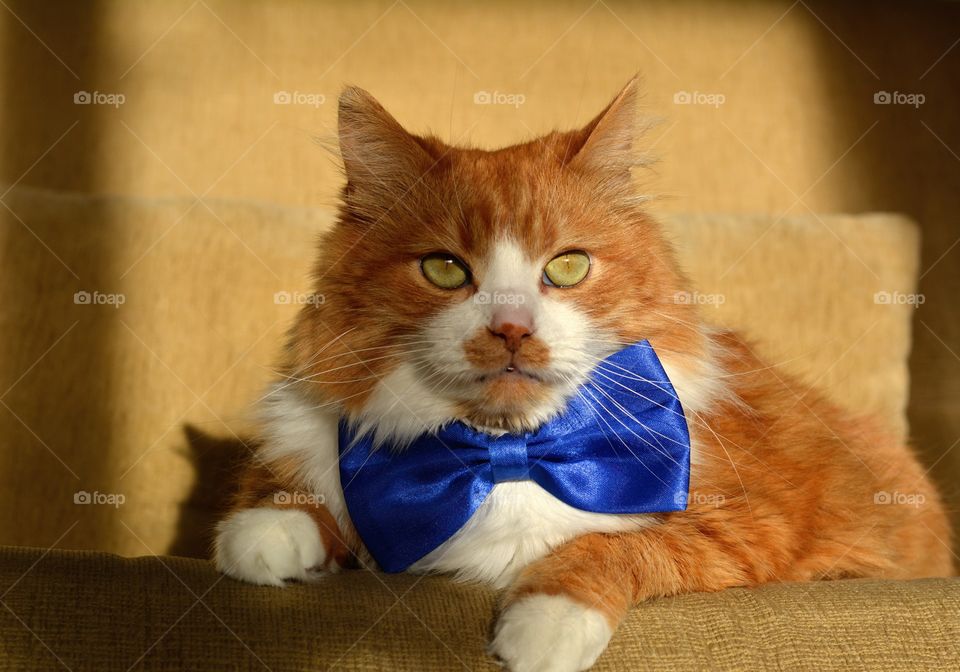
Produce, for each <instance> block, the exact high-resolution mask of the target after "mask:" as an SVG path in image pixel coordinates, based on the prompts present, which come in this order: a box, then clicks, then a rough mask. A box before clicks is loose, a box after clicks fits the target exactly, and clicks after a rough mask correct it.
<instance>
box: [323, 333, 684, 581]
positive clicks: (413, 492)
mask: <svg viewBox="0 0 960 672" xmlns="http://www.w3.org/2000/svg"><path fill="white" fill-rule="evenodd" d="M689 476H690V436H689V433H688V431H687V423H686V420H685V419H684V416H683V409H682V408H681V407H680V401H679V399H677V394H676V392H675V391H674V389H673V385H671V384H670V381H669V379H668V378H667V374H666V373H665V372H664V370H663V366H661V364H660V360H659V359H658V358H657V355H656V353H655V352H654V351H653V347H652V346H651V345H650V343H649V342H648V341H641V342H639V343H635V344H634V345H631V346H629V347H627V348H625V349H623V350H620V351H619V352H617V353H615V354H613V355H611V356H610V357H608V358H606V359H604V360H603V361H601V362H600V363H599V364H598V365H597V367H596V368H595V370H594V372H593V374H592V376H591V378H590V380H589V381H588V382H587V383H585V384H584V385H583V386H582V387H580V389H579V390H578V394H577V395H575V396H574V398H573V399H572V400H571V401H570V402H569V404H568V405H567V408H566V410H565V411H564V412H563V413H562V414H561V415H560V416H558V417H557V418H555V419H553V420H551V421H550V422H548V423H546V424H544V425H543V426H541V427H540V428H539V429H538V430H537V431H535V432H528V433H526V434H522V435H519V434H505V435H502V436H498V437H494V436H492V435H490V434H485V433H483V432H478V431H476V430H474V429H471V428H470V427H468V426H467V425H465V424H463V423H461V422H454V423H451V424H449V425H447V426H445V427H443V428H441V429H440V430H439V432H437V433H435V434H424V435H423V436H421V437H419V438H417V439H416V440H414V442H413V443H412V444H411V445H410V446H408V447H407V448H404V449H402V450H396V449H394V448H393V447H391V446H389V445H383V446H380V447H378V448H376V449H374V447H373V443H372V440H371V437H370V435H369V433H368V434H364V435H363V436H360V437H357V436H356V435H355V432H354V431H353V430H352V428H351V427H350V426H349V425H348V424H347V423H346V422H341V423H340V482H341V484H342V486H343V493H344V497H345V499H346V503H347V508H348V510H349V511H350V517H351V519H352V520H353V524H354V526H355V527H356V529H357V532H358V533H359V534H360V537H361V538H362V539H363V543H364V544H365V545H366V547H367V549H368V550H369V551H370V553H371V554H372V555H373V557H374V558H375V559H376V561H377V562H378V563H379V565H380V566H381V567H382V568H383V569H384V570H385V571H387V572H401V571H403V570H405V569H407V568H408V567H409V566H410V565H412V564H413V563H414V562H416V561H417V560H419V559H421V558H422V557H424V556H425V555H427V554H428V553H429V552H430V551H432V550H433V549H435V548H437V547H438V546H440V544H442V543H443V542H445V541H446V540H447V539H449V538H450V537H451V536H453V534H454V533H456V531H457V530H459V529H460V528H461V527H463V525H464V523H466V522H467V521H468V520H469V519H470V517H471V516H472V515H473V514H474V513H475V512H476V511H477V509H478V508H480V505H481V504H482V503H483V500H484V499H486V497H487V495H489V494H490V491H491V490H493V489H494V488H495V487H496V485H497V484H498V483H503V482H505V481H526V480H529V481H533V482H535V483H536V484H537V485H539V486H540V487H541V488H543V489H544V490H546V491H547V492H549V493H550V494H551V495H553V496H554V497H556V498H557V499H559V500H561V501H562V502H565V503H567V504H569V505H570V506H572V507H574V508H577V509H581V510H583V511H592V512H595V513H611V514H630V513H656V512H665V511H682V510H683V509H685V508H686V505H687V486H688V482H689Z"/></svg>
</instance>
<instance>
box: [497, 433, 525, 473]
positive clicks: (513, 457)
mask: <svg viewBox="0 0 960 672" xmlns="http://www.w3.org/2000/svg"><path fill="white" fill-rule="evenodd" d="M528 460H529V455H528V454H527V439H526V437H525V436H518V435H516V434H504V435H503V436H498V437H497V438H495V439H493V440H492V441H491V442H490V469H491V470H492V472H493V481H494V483H503V482H505V481H525V480H527V478H529V475H530V468H529V466H528Z"/></svg>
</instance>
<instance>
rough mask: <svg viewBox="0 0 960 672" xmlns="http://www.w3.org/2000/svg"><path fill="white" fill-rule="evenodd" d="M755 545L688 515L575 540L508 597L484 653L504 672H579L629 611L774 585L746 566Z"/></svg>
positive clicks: (528, 572) (534, 567)
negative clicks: (660, 600) (694, 595)
mask: <svg viewBox="0 0 960 672" xmlns="http://www.w3.org/2000/svg"><path fill="white" fill-rule="evenodd" d="M714 523H716V524H715V525H714ZM754 541H755V539H752V538H751V536H750V535H749V534H741V535H739V536H737V535H736V533H735V532H731V531H730V530H725V529H724V528H723V526H722V525H721V521H719V520H717V521H711V520H709V519H707V520H704V519H702V518H699V517H698V516H696V514H693V513H692V512H684V513H680V514H675V515H674V516H671V518H670V519H668V520H667V521H666V522H664V523H661V524H658V525H653V526H651V527H648V528H645V529H643V530H639V531H636V532H627V533H620V534H599V533H593V534H587V535H584V536H582V537H578V538H576V539H574V540H572V541H570V542H568V543H566V544H564V545H563V546H560V547H559V548H557V549H555V550H554V551H553V552H552V553H551V554H550V555H548V556H546V557H544V558H543V559H541V560H538V561H537V562H534V563H532V564H530V565H529V566H527V567H526V568H525V569H524V570H523V572H522V573H521V574H520V576H519V577H518V578H517V580H516V581H515V582H514V584H513V585H512V586H511V587H510V589H509V591H508V592H507V594H506V596H505V599H504V603H503V609H502V612H501V614H500V617H499V620H498V621H497V623H496V626H495V627H494V635H493V640H492V642H491V645H490V649H491V653H493V654H494V655H496V656H497V657H498V658H500V659H501V660H503V661H504V662H505V663H506V665H507V667H508V668H509V669H510V670H511V672H534V671H535V672H579V671H580V670H585V669H587V668H589V667H590V666H592V665H593V664H594V662H596V660H597V658H599V657H600V655H601V654H602V653H603V651H604V650H605V649H606V647H607V643H608V642H609V641H610V638H611V636H612V635H613V633H614V631H615V630H616V628H617V626H618V625H619V623H620V621H621V620H622V619H623V617H624V616H625V615H626V613H627V610H628V609H629V608H630V607H631V606H632V605H633V604H637V603H639V602H642V601H644V600H647V599H650V598H654V597H660V596H664V595H673V594H677V593H683V592H694V591H715V590H721V589H723V588H727V587H730V586H735V585H750V584H755V583H760V582H763V581H765V580H770V579H772V578H773V576H772V574H771V573H770V570H772V569H774V563H769V564H768V566H767V567H766V569H765V570H759V569H758V567H757V566H756V565H754V563H753V562H751V561H750V559H749V558H750V552H749V549H748V546H749V545H750V544H751V543H754ZM754 556H755V557H756V558H757V559H758V560H760V559H761V558H760V557H759V556H760V554H758V553H754ZM758 564H759V563H758Z"/></svg>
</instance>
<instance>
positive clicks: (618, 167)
mask: <svg viewBox="0 0 960 672" xmlns="http://www.w3.org/2000/svg"><path fill="white" fill-rule="evenodd" d="M639 86H640V85H639V81H638V78H637V77H636V76H634V77H633V78H632V79H631V80H630V81H629V82H627V85H626V86H624V87H623V89H621V90H620V93H618V94H617V96H616V97H615V98H614V99H613V101H612V102H611V103H610V104H609V105H607V107H606V109H604V110H603V112H601V113H600V114H598V115H597V116H596V117H594V118H593V119H592V120H591V121H590V123H588V124H587V125H586V126H584V127H583V128H582V129H580V130H579V131H575V134H576V135H575V140H574V142H572V143H570V152H569V154H568V155H567V156H566V157H565V161H564V163H566V164H567V165H568V166H569V167H571V168H574V169H579V170H583V171H585V172H587V173H591V174H598V173H600V174H604V176H605V177H606V178H614V179H617V180H618V181H619V180H623V181H625V182H629V181H630V168H631V167H632V166H633V165H634V164H635V163H636V159H637V157H636V156H634V147H633V144H634V140H635V137H636V133H637V119H636V117H637V89H638V88H639Z"/></svg>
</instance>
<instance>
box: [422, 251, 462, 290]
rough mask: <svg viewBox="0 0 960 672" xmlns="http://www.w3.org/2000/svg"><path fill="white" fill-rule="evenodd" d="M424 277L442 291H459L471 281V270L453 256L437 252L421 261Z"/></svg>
mask: <svg viewBox="0 0 960 672" xmlns="http://www.w3.org/2000/svg"><path fill="white" fill-rule="evenodd" d="M420 270H421V271H422V272H423V277H425V278H426V279H427V280H429V281H430V282H432V283H433V284H435V285H436V286H437V287H440V288H441V289H458V288H460V287H463V286H464V285H465V284H467V282H469V281H470V269H468V268H467V265H466V264H465V263H463V262H462V261H460V260H459V259H457V258H456V257H455V256H453V255H452V254H448V253H446V252H436V253H434V254H428V255H427V256H425V257H424V258H423V259H421V260H420Z"/></svg>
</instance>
